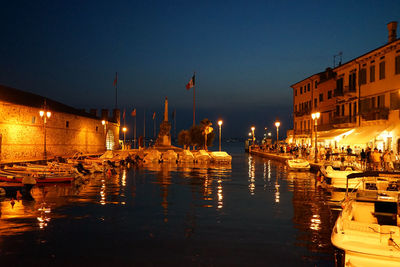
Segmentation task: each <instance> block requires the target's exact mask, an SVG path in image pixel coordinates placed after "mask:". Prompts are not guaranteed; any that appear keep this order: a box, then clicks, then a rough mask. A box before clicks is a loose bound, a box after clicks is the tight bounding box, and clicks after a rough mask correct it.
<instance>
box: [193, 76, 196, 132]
mask: <svg viewBox="0 0 400 267" xmlns="http://www.w3.org/2000/svg"><path fill="white" fill-rule="evenodd" d="M195 75H196V72H195V73H194V74H193V77H195ZM193 82H194V84H193V126H195V125H196V82H195V81H193Z"/></svg>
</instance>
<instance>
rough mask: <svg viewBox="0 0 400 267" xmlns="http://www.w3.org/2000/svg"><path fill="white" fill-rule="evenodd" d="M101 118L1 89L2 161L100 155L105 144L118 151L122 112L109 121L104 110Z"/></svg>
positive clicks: (62, 105)
mask: <svg viewBox="0 0 400 267" xmlns="http://www.w3.org/2000/svg"><path fill="white" fill-rule="evenodd" d="M40 111H44V113H42V115H43V116H41V114H40ZM47 112H50V113H49V114H48V115H50V117H49V118H47ZM101 115H102V116H101V117H97V112H96V110H91V112H90V113H87V112H85V111H83V110H78V109H75V108H72V107H70V106H67V105H64V104H62V103H59V102H57V101H53V100H51V99H47V98H45V97H43V96H39V95H36V94H32V93H28V92H24V91H20V90H17V89H14V88H10V87H6V86H0V162H2V163H4V162H11V161H22V160H37V159H43V158H44V157H45V156H46V157H47V158H52V157H54V156H67V155H73V154H74V153H75V152H82V153H100V152H103V151H105V149H106V143H107V148H108V149H115V148H117V147H118V139H119V123H120V121H119V120H120V119H119V116H120V113H119V111H118V110H114V112H113V117H111V118H109V117H108V111H107V110H102V113H101ZM45 118H46V119H45Z"/></svg>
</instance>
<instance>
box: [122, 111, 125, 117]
mask: <svg viewBox="0 0 400 267" xmlns="http://www.w3.org/2000/svg"><path fill="white" fill-rule="evenodd" d="M122 118H123V119H124V120H125V109H124V113H123V114H122Z"/></svg>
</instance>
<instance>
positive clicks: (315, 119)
mask: <svg viewBox="0 0 400 267" xmlns="http://www.w3.org/2000/svg"><path fill="white" fill-rule="evenodd" d="M320 116H321V113H319V112H315V113H312V114H311V117H312V119H313V121H314V132H315V152H314V153H315V155H314V161H315V163H317V162H318V156H317V155H318V148H317V127H318V119H319V117H320Z"/></svg>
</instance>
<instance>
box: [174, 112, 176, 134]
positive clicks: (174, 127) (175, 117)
mask: <svg viewBox="0 0 400 267" xmlns="http://www.w3.org/2000/svg"><path fill="white" fill-rule="evenodd" d="M175 138H176V110H175V109H174V139H175Z"/></svg>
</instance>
